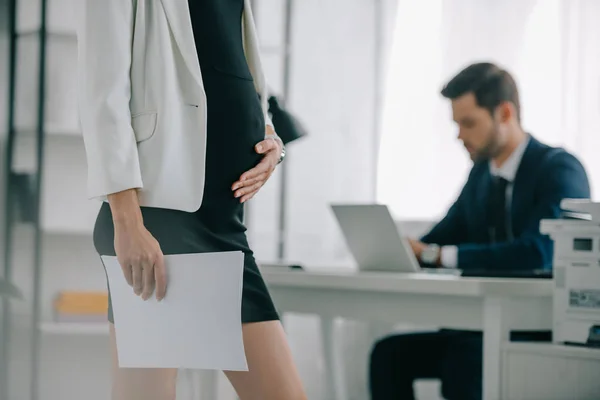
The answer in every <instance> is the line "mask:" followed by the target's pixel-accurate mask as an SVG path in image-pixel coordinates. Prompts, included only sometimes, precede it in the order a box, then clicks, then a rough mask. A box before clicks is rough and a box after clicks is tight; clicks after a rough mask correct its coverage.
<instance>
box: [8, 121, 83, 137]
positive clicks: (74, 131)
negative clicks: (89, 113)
mask: <svg viewBox="0 0 600 400" xmlns="http://www.w3.org/2000/svg"><path fill="white" fill-rule="evenodd" d="M43 130H44V133H45V136H46V138H55V137H57V138H74V139H82V138H83V135H82V134H81V130H80V129H78V128H75V127H67V126H60V125H56V124H47V125H45V126H44V127H43ZM15 132H16V135H17V136H20V135H23V136H32V137H36V135H37V128H33V127H25V126H17V127H15Z"/></svg>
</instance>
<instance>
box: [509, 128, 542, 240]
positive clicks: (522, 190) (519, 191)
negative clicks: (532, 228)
mask: <svg viewBox="0 0 600 400" xmlns="http://www.w3.org/2000/svg"><path fill="white" fill-rule="evenodd" d="M538 148H539V142H538V141H537V140H535V139H534V138H533V137H532V136H530V139H529V144H528V145H527V148H526V149H525V152H524V153H523V158H521V163H520V164H519V168H517V174H516V175H515V180H514V182H513V192H512V201H511V210H510V211H511V213H510V214H511V222H512V226H513V233H515V235H516V234H517V233H518V232H519V231H520V230H521V226H520V224H519V222H520V221H522V220H523V218H522V216H521V214H522V210H523V209H524V206H525V205H526V204H527V203H528V202H529V203H530V202H532V201H533V190H532V185H533V182H532V176H535V174H536V170H537V168H538V166H539V162H538V161H539V160H538V157H537V154H538V153H539V152H537V151H536V150H537V149H538ZM515 230H516V232H515Z"/></svg>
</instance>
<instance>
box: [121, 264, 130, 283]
mask: <svg viewBox="0 0 600 400" xmlns="http://www.w3.org/2000/svg"><path fill="white" fill-rule="evenodd" d="M121 269H122V270H123V275H124V276H125V280H126V281H127V283H128V284H129V286H131V287H133V271H132V270H131V264H125V265H123V264H121Z"/></svg>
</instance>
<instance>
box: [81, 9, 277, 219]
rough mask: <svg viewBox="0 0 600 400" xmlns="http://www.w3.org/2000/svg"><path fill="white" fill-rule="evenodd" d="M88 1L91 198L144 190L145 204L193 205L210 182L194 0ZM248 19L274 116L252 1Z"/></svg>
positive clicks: (86, 118)
mask: <svg viewBox="0 0 600 400" xmlns="http://www.w3.org/2000/svg"><path fill="white" fill-rule="evenodd" d="M83 3H84V4H83V10H82V11H83V14H82V18H80V20H81V24H80V26H79V29H78V49H79V66H78V71H79V73H78V91H79V94H78V95H79V113H80V118H81V127H82V132H83V139H84V143H85V149H86V154H87V162H88V194H89V197H90V198H99V199H102V200H105V199H106V196H107V195H108V194H111V193H116V192H119V191H122V190H126V189H131V188H137V189H139V192H138V193H139V198H140V203H141V205H143V206H150V207H160V208H169V209H176V210H183V211H188V212H193V211H196V210H197V209H198V208H200V205H201V203H202V195H203V190H204V170H205V167H204V162H205V153H206V95H205V92H204V88H203V83H202V75H201V72H200V64H199V61H198V55H197V52H196V46H195V42H194V36H193V31H192V25H191V20H190V13H189V8H188V0H86V1H83ZM242 25H243V35H244V48H245V53H246V59H247V62H248V66H249V68H250V72H251V73H252V76H253V78H254V82H255V87H256V90H257V92H258V93H259V94H260V95H261V99H262V107H263V112H264V114H265V121H267V123H268V124H270V120H269V118H268V114H267V93H266V84H265V79H264V76H263V70H262V67H261V63H260V57H259V48H258V42H257V35H256V30H255V27H254V22H253V17H252V10H251V9H250V1H249V0H245V1H244V17H243V19H242ZM232 183H233V182H232Z"/></svg>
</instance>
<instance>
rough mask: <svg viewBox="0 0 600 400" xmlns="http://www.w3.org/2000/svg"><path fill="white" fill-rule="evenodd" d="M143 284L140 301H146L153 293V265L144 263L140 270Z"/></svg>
mask: <svg viewBox="0 0 600 400" xmlns="http://www.w3.org/2000/svg"><path fill="white" fill-rule="evenodd" d="M142 275H143V284H144V287H143V288H142V299H144V300H148V299H149V298H150V296H152V292H154V265H152V264H151V263H146V264H144V266H143V269H142Z"/></svg>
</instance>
